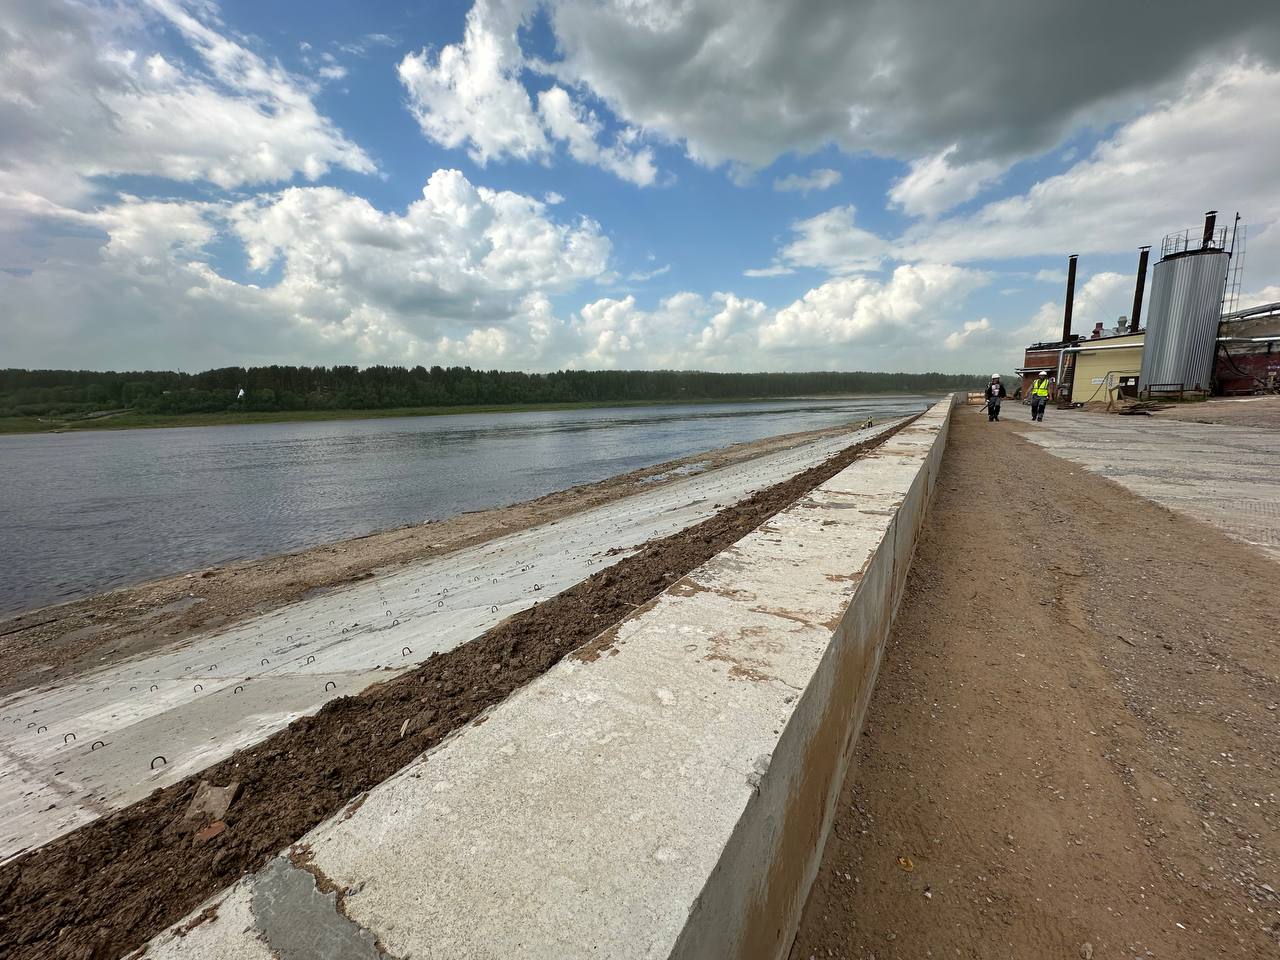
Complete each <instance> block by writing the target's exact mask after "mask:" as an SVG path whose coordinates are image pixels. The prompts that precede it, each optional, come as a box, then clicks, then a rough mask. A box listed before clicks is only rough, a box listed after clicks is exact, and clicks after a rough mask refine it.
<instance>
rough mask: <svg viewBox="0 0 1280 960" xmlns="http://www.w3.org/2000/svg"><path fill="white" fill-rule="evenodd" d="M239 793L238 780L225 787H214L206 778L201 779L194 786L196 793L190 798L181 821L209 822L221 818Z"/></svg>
mask: <svg viewBox="0 0 1280 960" xmlns="http://www.w3.org/2000/svg"><path fill="white" fill-rule="evenodd" d="M239 793H240V781H239V780H234V781H232V782H231V783H229V784H227V785H226V786H225V787H215V786H213V784H211V783H210V782H209V781H208V780H201V781H200V786H198V787H196V795H195V796H194V797H192V798H191V805H190V806H188V807H187V812H186V813H184V814H183V815H182V819H183V822H184V823H189V824H195V823H210V822H212V821H215V820H221V819H223V818H224V817H225V816H226V815H227V811H228V810H230V809H231V804H233V803H235V800H236V796H237V795H238V794H239Z"/></svg>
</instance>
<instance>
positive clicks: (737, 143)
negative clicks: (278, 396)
mask: <svg viewBox="0 0 1280 960" xmlns="http://www.w3.org/2000/svg"><path fill="white" fill-rule="evenodd" d="M1277 104H1280V3H1277V2H1275V0H1235V2H1232V3H1230V4H1207V3H1204V2H1203V0H1161V2H1160V3H1153V2H1140V0H1128V2H1122V3H1115V2H1101V0H1078V2H1075V3H1071V4H1063V3H1060V2H1056V0H1053V2H1051V0H1023V2H1020V3H1016V4H1011V3H1008V2H1005V0H975V2H972V3H965V4H958V3H938V2H936V0H895V2H893V3H885V2H882V0H811V2H780V0H475V2H468V0H461V2H454V0H433V2H421V3H412V2H406V0H397V2H385V3H384V2H376V0H366V2H363V3H360V4H352V3H349V2H338V0H312V2H309V3H306V4H300V3H286V2H270V3H264V2H262V0H253V2H249V0H224V2H221V3H215V2H213V0H131V2H125V0H112V2H97V0H85V2H72V0H0V367H46V368H47V367H57V368H64V367H70V368H89V369H181V370H191V371H194V370H201V369H207V368H210V367H217V366H233V365H236V366H238V365H255V364H269V363H286V364H288V363H303V364H337V363H344V364H358V365H361V366H366V365H371V364H400V365H405V366H414V365H418V364H422V365H424V366H432V365H436V364H439V365H442V366H448V365H463V364H465V365H469V366H472V367H478V368H484V369H491V368H498V369H524V370H553V369H561V368H566V367H572V368H582V369H603V368H617V369H641V368H678V369H702V370H832V369H835V370H883V371H899V370H901V371H912V372H924V371H932V370H937V371H944V372H980V371H987V370H988V369H990V370H1008V369H1009V368H1010V367H1011V366H1013V365H1015V364H1016V363H1018V362H1019V360H1020V358H1021V350H1022V347H1023V346H1024V345H1025V344H1026V343H1028V342H1030V341H1035V340H1040V339H1052V338H1054V337H1056V336H1057V335H1058V334H1059V333H1060V331H1061V324H1062V320H1061V316H1062V301H1063V295H1064V286H1065V277H1066V269H1065V268H1066V259H1067V255H1068V254H1071V253H1076V254H1079V255H1080V261H1079V278H1078V281H1077V292H1076V304H1075V324H1074V329H1075V331H1076V332H1087V331H1089V330H1091V329H1092V327H1093V325H1094V323H1096V322H1099V321H1101V322H1104V323H1106V324H1107V325H1108V327H1110V326H1113V325H1114V324H1115V323H1116V320H1117V318H1118V317H1119V316H1120V315H1123V314H1128V313H1129V311H1130V306H1131V303H1132V297H1133V293H1132V291H1133V282H1134V271H1135V268H1136V264H1137V250H1138V247H1139V246H1140V245H1142V244H1153V245H1156V249H1157V252H1158V250H1159V243H1160V240H1161V238H1162V237H1163V236H1164V235H1165V234H1168V233H1172V232H1175V231H1181V230H1183V229H1186V228H1188V227H1197V226H1198V225H1199V224H1200V223H1201V222H1202V220H1203V215H1204V212H1205V211H1206V210H1209V209H1217V210H1219V211H1220V222H1223V223H1226V224H1228V225H1231V224H1232V223H1233V222H1234V215H1235V214H1236V213H1237V212H1239V214H1240V216H1241V223H1242V224H1244V225H1246V226H1247V237H1248V241H1247V245H1246V247H1245V256H1244V266H1243V295H1242V298H1241V300H1240V303H1239V306H1245V305H1248V304H1249V303H1252V302H1268V301H1272V300H1280V174H1278V173H1277V171H1278V170H1280V164H1278V163H1277V157H1280V108H1277Z"/></svg>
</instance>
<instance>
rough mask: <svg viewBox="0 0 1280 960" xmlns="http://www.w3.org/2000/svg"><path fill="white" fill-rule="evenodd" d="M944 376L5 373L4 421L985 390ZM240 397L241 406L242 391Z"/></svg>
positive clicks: (1, 390) (239, 370) (1, 392)
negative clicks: (108, 413) (117, 413)
mask: <svg viewBox="0 0 1280 960" xmlns="http://www.w3.org/2000/svg"><path fill="white" fill-rule="evenodd" d="M984 382H985V378H984V377H981V376H969V375H965V374H944V373H861V372H859V373H703V372H697V371H682V370H561V371H557V372H555V373H520V372H518V371H508V370H472V369H471V368H470V367H447V368H445V367H431V368H429V369H428V368H426V367H414V368H412V369H405V368H404V367H366V368H364V369H360V368H359V367H280V366H272V367H247V368H246V367H223V368H221V369H218V370H206V371H205V372H204V373H174V372H172V371H167V370H145V371H136V372H131V373H114V372H100V371H94V370H16V369H9V370H0V416H76V415H80V414H85V413H89V412H93V411H98V410H118V409H130V410H139V411H142V412H146V413H159V414H179V413H214V412H219V411H226V410H255V411H272V410H377V409H390V408H393V407H447V406H471V405H475V404H521V403H530V404H532V403H538V404H542V403H583V402H588V403H634V402H659V401H672V400H745V399H751V398H768V397H794V396H804V395H813V394H837V393H936V392H942V391H948V390H963V389H969V388H973V387H975V386H980V385H981V384H982V383H984ZM242 389H243V390H244V391H245V396H244V398H243V399H237V397H238V396H239V393H240V390H242Z"/></svg>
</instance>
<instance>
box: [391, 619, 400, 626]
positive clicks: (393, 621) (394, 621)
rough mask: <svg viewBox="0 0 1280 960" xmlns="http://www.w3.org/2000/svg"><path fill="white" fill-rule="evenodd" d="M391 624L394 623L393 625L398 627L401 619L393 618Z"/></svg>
mask: <svg viewBox="0 0 1280 960" xmlns="http://www.w3.org/2000/svg"><path fill="white" fill-rule="evenodd" d="M391 625H392V626H393V627H398V626H400V621H399V620H392V621H391Z"/></svg>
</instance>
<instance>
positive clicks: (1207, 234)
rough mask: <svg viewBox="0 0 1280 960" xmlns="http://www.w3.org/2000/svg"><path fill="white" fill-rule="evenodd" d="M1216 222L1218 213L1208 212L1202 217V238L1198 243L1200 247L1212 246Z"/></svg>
mask: <svg viewBox="0 0 1280 960" xmlns="http://www.w3.org/2000/svg"><path fill="white" fill-rule="evenodd" d="M1217 222H1218V211H1217V210H1210V211H1209V212H1208V213H1206V214H1205V215H1204V238H1203V239H1202V240H1201V241H1200V246H1201V247H1211V246H1213V228H1214V226H1215V225H1217Z"/></svg>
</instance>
